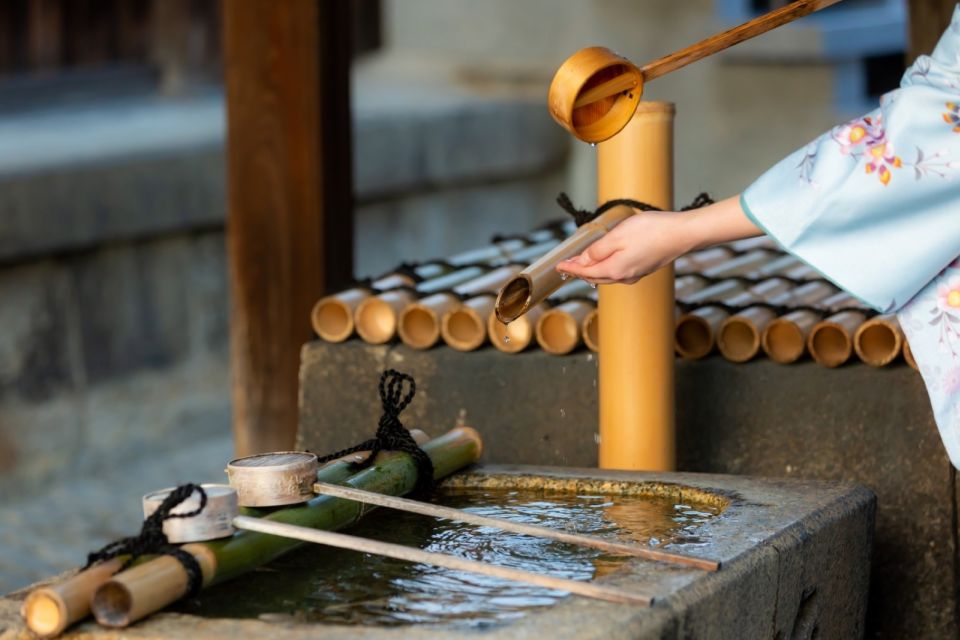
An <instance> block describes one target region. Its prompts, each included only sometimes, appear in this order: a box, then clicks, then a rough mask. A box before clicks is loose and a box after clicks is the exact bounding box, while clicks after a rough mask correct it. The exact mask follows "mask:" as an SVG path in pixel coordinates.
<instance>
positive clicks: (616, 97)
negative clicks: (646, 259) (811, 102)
mask: <svg viewBox="0 0 960 640" xmlns="http://www.w3.org/2000/svg"><path fill="white" fill-rule="evenodd" d="M839 1H840V0H797V1H796V2H791V3H790V4H787V5H785V6H783V7H781V8H779V9H776V10H774V11H771V12H769V13H767V14H764V15H762V16H759V17H757V18H754V19H753V20H750V21H749V22H745V23H743V24H741V25H740V26H737V27H734V28H732V29H729V30H727V31H724V32H722V33H718V34H716V35H714V36H711V37H709V38H707V39H705V40H702V41H700V42H697V43H695V44H692V45H690V46H689V47H686V48H685V49H681V50H680V51H677V52H675V53H671V54H670V55H668V56H665V57H663V58H660V59H659V60H654V61H653V62H651V63H649V64H647V65H644V66H643V67H637V66H636V65H634V64H633V63H632V62H630V61H629V60H627V59H626V58H623V57H621V56H619V55H617V54H615V53H614V52H613V51H610V50H609V49H606V48H604V47H588V48H586V49H581V50H580V51H578V52H576V53H575V54H573V55H572V56H570V57H569V58H568V59H567V60H566V61H565V62H564V63H563V64H562V65H561V66H560V68H559V69H558V70H557V73H556V75H554V77H553V82H552V83H551V84H550V92H549V95H548V100H547V101H548V104H549V108H550V115H552V116H553V118H554V119H555V120H556V121H557V122H559V123H560V125H561V126H563V127H564V128H565V129H567V130H568V131H570V133H572V134H573V135H575V136H576V137H577V138H580V139H581V140H583V141H585V142H602V141H604V140H606V139H608V138H611V137H613V136H615V135H616V134H617V133H618V132H619V131H620V130H621V129H623V127H625V126H626V124H627V123H628V122H629V121H630V118H631V117H633V112H634V111H635V110H636V108H637V103H638V102H640V97H641V96H642V95H643V85H644V83H646V82H649V81H651V80H653V79H655V78H659V77H660V76H663V75H666V74H667V73H670V72H671V71H676V70H677V69H681V68H683V67H685V66H687V65H688V64H690V63H691V62H696V61H697V60H701V59H703V58H706V57H707V56H710V55H713V54H714V53H717V52H719V51H723V50H724V49H727V48H729V47H732V46H733V45H735V44H738V43H740V42H743V41H744V40H749V39H750V38H753V37H756V36H758V35H760V34H763V33H766V32H767V31H770V30H771V29H775V28H777V27H779V26H781V25H784V24H787V23H789V22H792V21H794V20H796V19H797V18H802V17H803V16H805V15H807V14H810V13H813V12H814V11H819V10H820V9H823V8H825V7H829V6H830V5H833V4H836V3H837V2H839Z"/></svg>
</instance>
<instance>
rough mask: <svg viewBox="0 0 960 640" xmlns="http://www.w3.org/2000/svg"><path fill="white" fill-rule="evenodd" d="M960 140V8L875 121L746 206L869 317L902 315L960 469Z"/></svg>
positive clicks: (804, 156)
mask: <svg viewBox="0 0 960 640" xmlns="http://www.w3.org/2000/svg"><path fill="white" fill-rule="evenodd" d="M958 133H960V7H958V8H957V9H955V10H954V15H953V20H952V22H951V25H950V28H949V29H948V30H947V31H946V32H945V33H944V35H943V37H942V38H941V39H940V42H939V43H938V44H937V47H936V49H934V51H933V53H932V54H931V55H929V56H921V57H920V58H918V59H917V61H916V62H915V63H914V64H913V65H912V66H911V67H910V68H909V69H908V70H907V71H906V73H905V74H904V76H903V79H902V80H901V83H900V88H899V89H896V90H895V91H892V92H890V93H888V94H887V95H885V96H884V97H883V98H882V99H881V101H880V105H879V107H878V108H877V109H875V110H874V111H872V112H870V113H868V114H866V115H864V116H862V117H860V118H856V119H855V120H852V121H850V122H848V123H846V124H843V125H840V126H838V127H835V128H834V129H832V130H830V131H828V132H826V133H824V134H823V135H822V136H820V137H819V138H817V139H816V140H814V141H812V142H810V143H809V144H807V145H806V146H804V147H803V148H801V149H799V150H797V151H796V152H794V153H793V154H791V155H790V156H788V157H787V158H785V159H784V160H783V161H781V162H780V163H778V164H776V165H775V166H774V167H772V168H771V169H770V170H769V171H767V172H766V173H765V174H764V175H762V176H761V177H760V178H759V179H758V180H757V181H756V182H754V183H753V184H752V185H750V187H748V188H747V189H746V190H745V191H744V192H743V195H742V196H741V202H742V204H743V209H744V211H745V212H746V213H747V215H748V216H749V217H750V218H751V219H752V220H753V221H754V222H755V223H756V224H757V225H758V226H759V227H760V228H762V229H763V230H764V231H766V232H767V233H768V234H769V235H771V236H772V237H773V238H774V239H775V240H777V242H779V243H780V244H781V245H782V246H783V247H784V249H785V250H787V251H789V252H791V253H793V254H795V255H797V256H798V257H800V258H802V259H803V260H805V261H806V262H808V263H809V264H810V265H812V266H813V267H814V268H816V269H817V270H818V271H819V272H820V273H821V274H823V276H824V277H825V278H827V279H829V280H831V281H832V282H834V283H835V284H836V285H837V286H839V287H840V288H841V289H844V290H845V291H847V292H848V293H850V294H851V295H853V296H855V297H857V298H858V299H859V300H861V301H862V302H863V303H864V304H866V305H867V306H869V307H873V308H874V309H877V310H880V311H883V312H888V313H889V312H893V311H896V312H897V315H898V318H899V319H900V323H901V326H902V327H903V330H904V333H905V335H906V336H907V339H908V340H909V343H910V347H911V350H912V351H913V355H914V358H915V359H916V361H917V363H918V366H919V368H920V372H921V374H922V376H923V379H924V383H925V384H926V387H927V390H928V392H929V395H930V400H931V404H932V406H933V411H934V417H935V418H936V421H937V426H938V428H939V430H940V435H941V437H942V439H943V442H944V445H945V447H946V450H947V453H948V455H949V456H950V460H951V462H952V463H953V464H954V466H957V467H960V259H958V255H960V180H958V179H957V178H958V177H960V136H958V135H955V134H958ZM910 169H912V171H910Z"/></svg>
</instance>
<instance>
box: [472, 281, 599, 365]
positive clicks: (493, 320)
mask: <svg viewBox="0 0 960 640" xmlns="http://www.w3.org/2000/svg"><path fill="white" fill-rule="evenodd" d="M594 291H595V289H593V288H591V287H590V286H589V285H588V284H587V283H586V282H584V281H583V280H573V281H569V282H567V283H566V284H564V285H563V286H562V287H560V288H559V289H557V291H556V292H555V293H554V294H553V295H552V296H550V298H548V300H547V302H545V303H541V304H538V305H537V306H536V307H534V308H533V309H530V310H529V311H527V312H526V313H525V314H523V315H522V316H520V317H519V318H517V319H516V320H514V321H513V322H511V323H510V324H504V323H502V322H500V320H499V319H497V314H496V313H491V314H490V315H489V316H488V317H487V335H488V337H489V338H490V343H491V344H492V345H493V346H494V347H496V348H497V349H498V350H500V351H502V352H504V353H510V354H513V353H520V352H521V351H523V350H524V349H526V348H527V347H528V346H530V343H531V342H533V341H534V339H535V337H536V327H537V322H538V321H539V320H540V317H541V316H543V314H544V313H546V312H547V311H549V310H550V309H551V307H552V305H553V303H554V301H555V300H556V299H563V298H567V297H569V296H578V295H586V294H587V293H588V292H594Z"/></svg>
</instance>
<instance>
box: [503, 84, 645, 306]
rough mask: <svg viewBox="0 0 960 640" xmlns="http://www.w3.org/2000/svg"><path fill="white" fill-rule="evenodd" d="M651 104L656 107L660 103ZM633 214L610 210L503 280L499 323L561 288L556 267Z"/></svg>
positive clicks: (620, 208)
mask: <svg viewBox="0 0 960 640" xmlns="http://www.w3.org/2000/svg"><path fill="white" fill-rule="evenodd" d="M651 104H653V105H655V106H656V105H660V104H661V103H651ZM635 213H636V211H635V210H634V209H631V208H630V207H627V206H617V207H613V208H612V209H610V210H609V211H606V212H604V213H603V214H602V215H600V216H599V217H598V218H597V219H595V220H593V221H592V222H588V223H586V224H585V225H583V226H581V227H580V228H578V229H577V230H576V232H574V234H573V235H572V236H570V237H569V238H567V239H566V240H564V241H563V242H561V243H560V244H559V245H557V246H556V247H555V248H553V249H552V250H550V251H549V252H548V253H546V254H545V255H544V256H543V257H541V258H540V259H539V260H537V261H536V262H534V263H533V264H531V265H530V266H529V267H527V268H526V269H524V270H523V271H522V272H520V273H518V274H516V275H514V276H513V277H511V278H510V279H509V280H506V281H505V282H504V283H503V286H502V287H500V291H499V293H498V294H497V301H496V304H495V305H494V309H495V311H496V314H497V318H498V319H499V320H500V322H503V323H507V324H509V323H510V322H512V321H513V320H516V319H517V318H519V317H520V316H522V315H523V314H524V313H526V312H527V311H528V310H530V309H531V308H533V307H534V306H536V305H538V304H540V303H541V302H543V301H544V300H545V299H546V298H547V296H549V295H550V294H552V293H553V292H554V291H556V290H557V289H559V288H560V287H562V286H563V283H564V280H565V277H564V276H562V275H561V274H560V273H559V272H558V271H557V265H558V264H560V263H561V262H563V261H564V260H568V259H570V258H573V257H575V256H578V255H580V254H581V253H582V252H583V251H584V250H586V248H587V247H589V246H590V245H591V244H593V243H594V242H596V241H597V240H599V239H600V238H602V237H603V236H604V235H606V233H607V232H608V231H610V230H611V229H613V228H614V227H615V226H617V225H618V224H620V222H622V221H623V220H626V219H627V218H629V217H631V216H633V215H635Z"/></svg>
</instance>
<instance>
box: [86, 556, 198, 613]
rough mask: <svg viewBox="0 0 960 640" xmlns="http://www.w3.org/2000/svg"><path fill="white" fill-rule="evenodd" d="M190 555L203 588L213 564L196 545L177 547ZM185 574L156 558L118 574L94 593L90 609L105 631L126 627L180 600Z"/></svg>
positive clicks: (169, 561) (166, 559) (170, 561)
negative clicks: (106, 629) (199, 574)
mask: <svg viewBox="0 0 960 640" xmlns="http://www.w3.org/2000/svg"><path fill="white" fill-rule="evenodd" d="M180 548H181V549H182V550H184V551H186V552H187V553H189V554H190V555H192V556H193V557H194V558H195V559H196V560H197V562H198V563H199V564H200V568H201V570H202V571H203V584H208V583H209V582H210V580H212V578H213V575H214V572H215V569H214V568H215V565H216V560H215V558H214V556H213V553H212V552H211V551H210V550H209V549H207V548H206V547H204V546H202V545H199V544H187V545H184V546H182V547H180ZM188 582H189V579H188V576H187V572H186V571H185V570H184V568H183V565H182V564H180V561H179V560H177V559H176V558H173V557H171V556H159V557H157V558H154V559H153V560H150V561H149V562H145V563H143V564H140V565H137V566H135V567H132V568H130V569H127V570H126V571H122V572H120V573H118V574H116V575H115V576H113V578H111V579H110V580H109V581H107V582H105V583H104V584H103V585H101V586H100V588H98V589H97V591H96V593H95V594H94V596H93V602H92V604H91V609H92V610H93V615H94V617H96V619H97V622H98V623H100V624H101V625H103V626H105V627H126V626H129V625H131V624H133V623H134V622H136V621H137V620H140V619H141V618H144V617H146V616H148V615H150V614H151V613H154V612H155V611H159V610H160V609H163V608H164V607H166V606H167V605H170V604H173V603H174V602H176V601H177V600H179V599H180V598H182V597H183V596H184V595H185V594H186V592H187V586H188Z"/></svg>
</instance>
